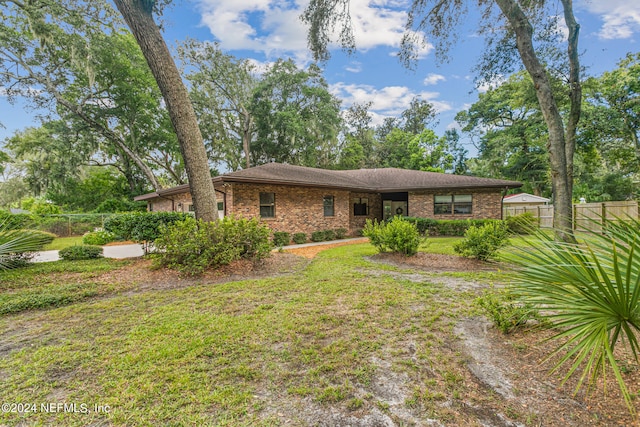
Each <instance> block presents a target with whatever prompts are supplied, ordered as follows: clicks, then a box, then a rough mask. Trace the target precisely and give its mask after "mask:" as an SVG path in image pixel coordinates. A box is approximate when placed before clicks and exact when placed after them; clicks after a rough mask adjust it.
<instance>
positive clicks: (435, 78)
mask: <svg viewBox="0 0 640 427" xmlns="http://www.w3.org/2000/svg"><path fill="white" fill-rule="evenodd" d="M444 81H447V78H446V77H445V76H443V75H442V74H435V73H430V74H428V75H427V77H425V78H424V80H423V81H422V83H423V84H424V85H425V86H430V85H436V84H438V83H439V82H444Z"/></svg>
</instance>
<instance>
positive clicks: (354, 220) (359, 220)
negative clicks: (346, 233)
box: [349, 193, 382, 233]
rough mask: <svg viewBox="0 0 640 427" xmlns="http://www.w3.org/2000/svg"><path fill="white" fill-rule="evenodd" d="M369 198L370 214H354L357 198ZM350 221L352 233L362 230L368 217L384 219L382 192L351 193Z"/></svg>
mask: <svg viewBox="0 0 640 427" xmlns="http://www.w3.org/2000/svg"><path fill="white" fill-rule="evenodd" d="M361 198H365V199H369V215H366V216H355V215H354V214H353V204H354V203H356V201H357V199H361ZM349 209H350V222H349V229H350V232H351V233H355V232H357V231H358V230H362V229H363V228H364V223H365V222H366V221H367V219H371V220H373V219H377V220H378V221H381V220H382V198H381V196H380V193H351V195H350V202H349Z"/></svg>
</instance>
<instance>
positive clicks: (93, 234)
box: [82, 230, 116, 246]
mask: <svg viewBox="0 0 640 427" xmlns="http://www.w3.org/2000/svg"><path fill="white" fill-rule="evenodd" d="M115 240H116V235H115V234H113V233H112V232H110V231H105V230H98V231H90V232H89V233H86V234H85V235H84V236H82V243H84V244H85V245H96V246H103V245H106V244H107V243H111V242H114V241H115Z"/></svg>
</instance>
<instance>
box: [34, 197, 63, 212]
mask: <svg viewBox="0 0 640 427" xmlns="http://www.w3.org/2000/svg"><path fill="white" fill-rule="evenodd" d="M29 211H30V212H31V213H32V214H33V215H55V214H61V213H62V208H61V207H60V206H57V205H55V204H53V203H49V202H47V201H46V200H36V201H35V202H34V203H33V204H32V205H31V209H29Z"/></svg>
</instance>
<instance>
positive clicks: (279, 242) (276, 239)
mask: <svg viewBox="0 0 640 427" xmlns="http://www.w3.org/2000/svg"><path fill="white" fill-rule="evenodd" d="M289 243H291V234H289V233H287V232H286V231H276V232H275V233H273V245H274V246H276V247H280V246H287V245H288V244H289Z"/></svg>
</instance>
